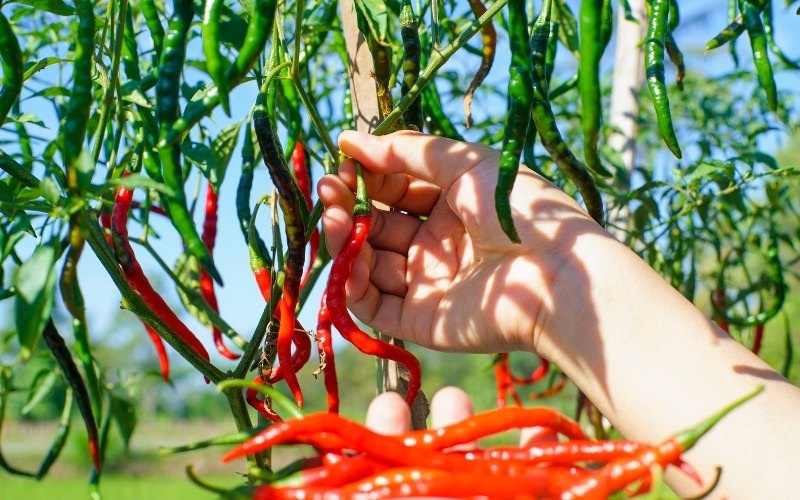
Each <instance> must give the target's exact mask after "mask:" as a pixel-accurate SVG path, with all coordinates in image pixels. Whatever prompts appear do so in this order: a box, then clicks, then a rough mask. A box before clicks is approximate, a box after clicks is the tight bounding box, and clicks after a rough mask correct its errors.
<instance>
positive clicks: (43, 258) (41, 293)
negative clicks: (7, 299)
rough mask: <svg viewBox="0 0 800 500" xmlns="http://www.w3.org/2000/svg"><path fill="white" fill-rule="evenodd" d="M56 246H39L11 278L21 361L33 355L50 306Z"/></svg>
mask: <svg viewBox="0 0 800 500" xmlns="http://www.w3.org/2000/svg"><path fill="white" fill-rule="evenodd" d="M55 245H56V243H55V242H53V241H51V242H49V243H45V244H42V245H40V246H38V247H37V248H36V250H34V252H33V255H32V256H31V257H30V258H29V259H27V260H25V261H24V262H23V263H22V265H21V266H20V267H19V269H18V270H17V273H16V276H15V277H14V286H16V288H17V296H16V297H15V299H14V319H15V325H16V328H17V335H18V337H19V343H20V346H22V358H23V359H27V358H29V357H30V355H31V353H32V352H33V348H34V347H35V346H36V343H37V342H38V341H39V338H40V337H41V336H42V331H43V330H44V326H45V323H46V322H47V320H48V318H49V317H50V310H51V309H52V307H53V296H54V291H55V285H56V270H55V264H56V258H57V252H56V247H55Z"/></svg>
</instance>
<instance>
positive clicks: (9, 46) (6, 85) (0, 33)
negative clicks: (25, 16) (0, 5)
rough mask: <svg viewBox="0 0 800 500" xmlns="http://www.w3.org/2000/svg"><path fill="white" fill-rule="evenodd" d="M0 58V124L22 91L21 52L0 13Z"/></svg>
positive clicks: (6, 21) (14, 36)
mask: <svg viewBox="0 0 800 500" xmlns="http://www.w3.org/2000/svg"><path fill="white" fill-rule="evenodd" d="M0 59H2V62H3V90H2V91H0V125H2V124H3V122H4V121H5V119H6V116H8V112H9V111H10V110H11V107H12V106H13V105H14V103H15V102H17V99H19V95H20V93H21V92H22V82H23V80H24V78H23V76H24V72H23V69H24V68H23V65H22V52H21V51H20V48H19V42H18V41H17V37H16V35H14V30H12V29H11V24H9V22H8V19H6V18H5V16H4V15H3V14H2V13H0Z"/></svg>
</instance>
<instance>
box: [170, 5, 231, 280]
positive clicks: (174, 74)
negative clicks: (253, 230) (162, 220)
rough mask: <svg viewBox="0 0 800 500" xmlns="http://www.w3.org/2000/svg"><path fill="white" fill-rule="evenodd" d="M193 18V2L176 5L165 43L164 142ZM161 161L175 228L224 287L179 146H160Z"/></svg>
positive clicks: (174, 112) (176, 102) (175, 108)
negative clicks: (191, 200) (192, 203)
mask: <svg viewBox="0 0 800 500" xmlns="http://www.w3.org/2000/svg"><path fill="white" fill-rule="evenodd" d="M192 14H193V11H192V0H176V1H175V12H174V13H173V14H172V18H171V19H170V21H169V30H168V33H167V36H166V39H165V40H164V48H163V51H162V53H161V63H160V65H159V69H158V84H157V85H156V113H157V116H158V123H159V130H160V133H159V137H160V138H161V140H162V141H163V140H164V139H165V138H166V137H167V135H168V134H169V132H170V129H171V128H172V126H173V124H174V123H175V121H176V120H177V119H178V110H179V107H178V106H179V98H180V79H181V73H182V71H183V64H184V59H185V57H186V35H187V34H188V33H189V29H190V27H191V23H192ZM158 157H159V159H160V160H161V176H162V177H163V179H164V183H165V184H166V185H167V186H168V187H169V188H171V189H172V190H173V194H172V196H164V197H162V199H163V204H164V208H165V209H166V210H167V213H168V214H169V218H170V220H171V221H172V225H173V226H174V227H175V229H176V230H177V231H178V233H179V234H180V236H181V238H182V239H183V242H184V244H185V245H186V250H187V251H188V252H189V253H190V254H191V255H193V256H194V257H195V258H197V260H199V261H200V263H201V264H202V266H203V267H204V268H205V269H206V270H207V271H208V273H209V274H210V275H211V276H212V277H213V278H214V280H215V281H216V282H217V283H219V284H222V277H221V276H220V274H219V271H217V268H216V266H215V265H214V261H213V259H212V258H211V254H210V253H209V252H208V249H207V248H206V246H205V244H203V240H202V239H201V238H200V235H199V234H198V232H197V228H196V227H195V225H194V220H193V219H192V214H191V212H189V207H188V206H187V203H186V194H185V193H184V191H183V182H184V180H183V179H184V173H183V169H182V168H181V149H180V145H179V144H175V143H171V144H165V145H163V146H159V148H158Z"/></svg>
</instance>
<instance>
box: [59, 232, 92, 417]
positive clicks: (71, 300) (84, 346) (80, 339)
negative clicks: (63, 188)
mask: <svg viewBox="0 0 800 500" xmlns="http://www.w3.org/2000/svg"><path fill="white" fill-rule="evenodd" d="M69 242H70V246H69V250H68V251H67V257H66V259H65V261H64V267H63V269H62V271H61V279H60V280H59V288H60V291H61V298H62V299H63V301H64V306H65V307H66V308H67V311H68V312H69V313H70V315H71V316H72V328H73V333H74V335H75V345H76V350H77V351H78V359H79V360H80V362H81V366H83V372H84V373H85V374H86V383H87V384H86V385H87V388H88V390H89V399H90V400H91V403H92V412H93V413H94V415H95V416H97V418H101V402H100V382H99V381H98V379H97V372H96V371H95V365H94V356H92V351H91V343H90V342H89V338H88V334H87V332H86V324H87V323H86V308H85V306H84V301H83V293H82V292H81V287H80V284H79V283H78V261H79V260H80V257H81V253H82V252H83V246H84V239H83V236H82V235H81V230H80V225H79V224H78V223H77V222H76V221H70V230H69Z"/></svg>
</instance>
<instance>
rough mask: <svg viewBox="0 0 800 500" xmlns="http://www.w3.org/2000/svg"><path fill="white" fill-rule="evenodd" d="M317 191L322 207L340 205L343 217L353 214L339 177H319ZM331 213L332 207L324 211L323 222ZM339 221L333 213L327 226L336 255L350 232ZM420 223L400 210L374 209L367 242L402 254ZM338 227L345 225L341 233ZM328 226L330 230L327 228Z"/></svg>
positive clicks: (350, 199) (351, 201) (350, 196)
mask: <svg viewBox="0 0 800 500" xmlns="http://www.w3.org/2000/svg"><path fill="white" fill-rule="evenodd" d="M318 192H319V196H320V199H321V200H322V203H323V204H324V205H325V207H327V208H331V207H333V206H339V207H342V208H344V212H345V215H344V217H345V218H347V219H350V218H351V217H352V215H351V214H352V212H353V204H354V203H355V197H354V195H353V193H352V191H350V189H349V188H348V187H347V185H346V184H345V183H344V182H343V181H342V180H341V179H340V178H338V177H336V176H332V175H330V176H325V177H323V178H322V179H320V182H319V187H318ZM428 211H430V210H428ZM331 213H332V211H331V210H326V211H325V214H324V215H323V224H326V222H325V219H327V218H329V217H330V214H331ZM341 222H343V219H342V215H341V214H336V219H332V220H331V221H328V223H329V224H330V229H328V228H327V227H326V233H325V234H326V237H327V240H326V241H327V244H328V249H329V250H330V251H331V253H332V254H333V255H336V254H337V253H338V252H339V250H340V249H341V248H342V246H343V245H344V241H345V240H346V238H347V235H348V234H349V232H350V226H349V225H347V227H346V228H345V227H343V226H342V224H341ZM421 224H422V221H420V220H419V219H418V218H416V217H413V216H409V215H405V214H402V213H399V212H387V211H384V210H377V209H376V210H373V211H372V223H371V225H370V236H369V242H370V244H371V245H372V246H373V247H375V248H379V249H381V250H388V251H391V252H396V253H399V254H403V255H405V254H406V253H407V252H408V247H409V245H410V244H411V240H412V239H413V238H414V235H415V234H416V233H417V231H418V230H419V226H420V225H421ZM340 229H341V230H344V229H346V231H347V232H344V233H342V232H341V231H340ZM329 230H330V231H331V232H328V231H329Z"/></svg>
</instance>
